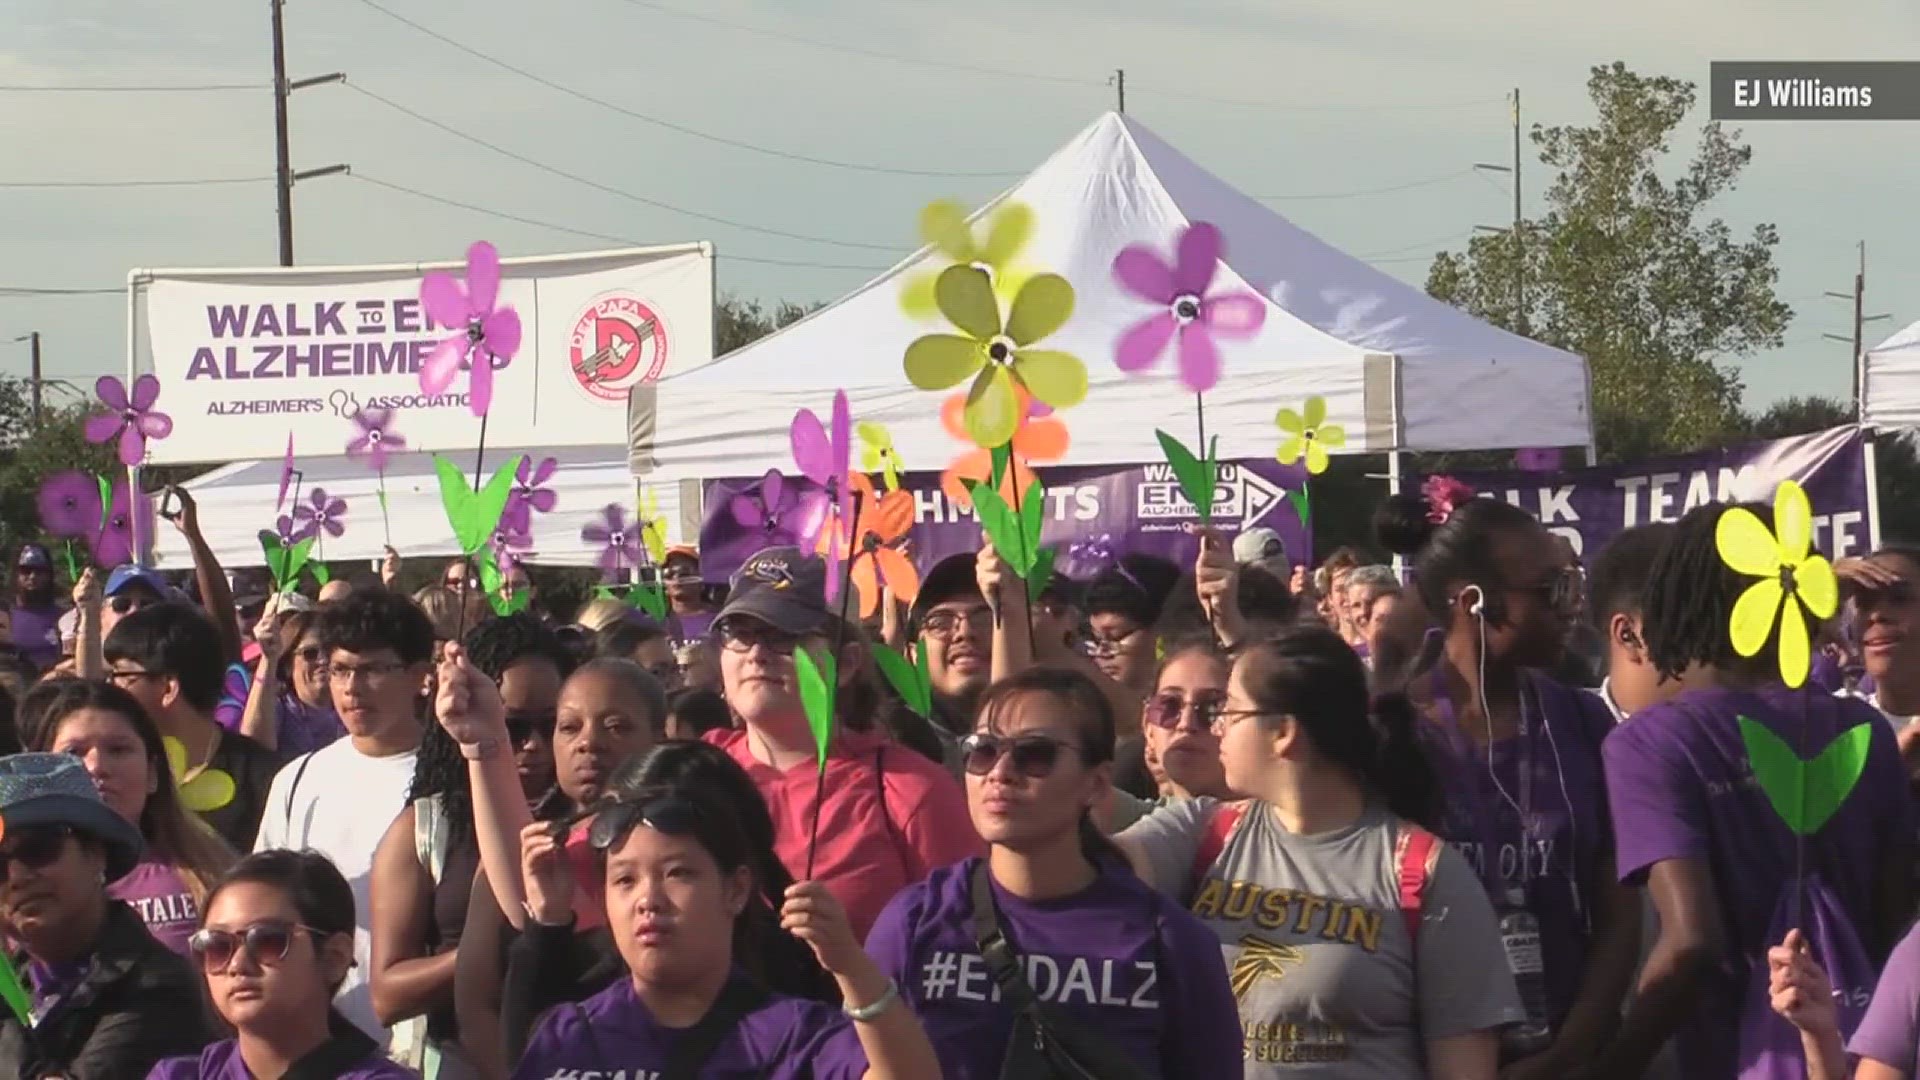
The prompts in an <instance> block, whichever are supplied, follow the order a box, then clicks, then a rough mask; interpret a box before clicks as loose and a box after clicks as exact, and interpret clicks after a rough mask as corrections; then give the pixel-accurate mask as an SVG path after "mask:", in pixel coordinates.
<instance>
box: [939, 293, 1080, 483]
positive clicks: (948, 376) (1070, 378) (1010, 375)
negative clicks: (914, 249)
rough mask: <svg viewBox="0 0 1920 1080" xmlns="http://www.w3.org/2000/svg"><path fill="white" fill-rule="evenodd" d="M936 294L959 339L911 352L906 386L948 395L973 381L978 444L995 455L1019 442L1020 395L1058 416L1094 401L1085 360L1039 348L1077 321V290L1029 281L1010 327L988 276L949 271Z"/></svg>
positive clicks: (971, 413) (973, 430) (971, 433)
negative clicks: (1089, 398)
mask: <svg viewBox="0 0 1920 1080" xmlns="http://www.w3.org/2000/svg"><path fill="white" fill-rule="evenodd" d="M936 294H937V296H938V298H939V301H940V311H941V313H942V314H944V315H945V316H946V317H947V321H949V322H951V323H952V324H953V325H954V327H955V328H956V329H958V330H959V331H960V333H958V334H928V335H926V336H925V337H922V338H920V339H918V340H917V341H915V342H914V343H913V344H911V345H909V346H907V357H906V366H907V379H908V380H909V381H911V382H912V383H913V385H915V386H917V387H919V388H920V389H922V390H946V389H950V388H952V387H955V386H958V385H960V383H962V382H963V381H965V380H966V379H967V378H968V377H969V376H972V377H973V386H972V388H971V389H970V390H968V391H967V407H966V411H965V413H964V417H963V421H964V423H965V426H966V429H967V435H968V437H969V438H971V439H972V440H973V441H974V442H975V443H977V444H979V445H980V446H982V447H985V448H986V449H989V450H991V449H993V448H994V447H997V446H1005V445H1006V444H1007V442H1008V441H1009V440H1011V439H1012V438H1013V433H1014V432H1015V431H1016V430H1018V429H1019V427H1020V416H1021V410H1022V405H1021V401H1020V394H1019V391H1020V390H1023V389H1024V390H1025V391H1026V392H1027V393H1029V394H1031V395H1033V397H1034V398H1036V399H1038V400H1040V401H1042V402H1045V403H1046V404H1048V405H1050V406H1052V407H1053V408H1056V409H1066V408H1071V407H1073V406H1075V405H1078V404H1080V402H1081V400H1082V399H1083V398H1085V397H1086V396H1087V367H1086V365H1085V364H1082V363H1081V362H1080V358H1079V357H1077V356H1074V355H1073V354H1072V353H1066V352H1059V351H1057V350H1053V349H1035V348H1032V346H1033V344H1034V343H1035V342H1038V341H1039V340H1041V339H1042V338H1044V337H1046V336H1047V335H1048V334H1051V333H1053V332H1054V331H1055V330H1058V329H1060V328H1061V327H1062V326H1064V325H1066V322H1067V319H1068V318H1070V317H1071V316H1072V315H1073V286H1072V285H1069V284H1067V279H1066V278H1063V277H1061V276H1060V275H1058V274H1039V275H1036V276H1034V277H1032V278H1029V279H1028V280H1027V283H1026V284H1025V285H1022V286H1021V287H1020V294H1019V295H1018V296H1016V297H1014V298H1013V309H1012V311H1011V312H1010V313H1009V314H1008V316H1007V320H1006V322H1005V324H1004V325H1003V324H1002V323H1001V321H1000V302H999V301H998V300H997V299H995V298H994V295H993V285H992V284H991V283H990V282H989V281H988V280H987V275H986V272H985V271H982V270H979V269H976V268H974V267H971V266H950V267H948V268H947V269H946V271H945V272H944V273H942V274H941V275H940V283H939V286H938V288H937V290H936Z"/></svg>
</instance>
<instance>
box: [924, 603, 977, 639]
mask: <svg viewBox="0 0 1920 1080" xmlns="http://www.w3.org/2000/svg"><path fill="white" fill-rule="evenodd" d="M963 625H964V626H965V627H966V628H967V629H968V630H969V631H970V632H972V633H975V634H979V635H982V636H985V634H986V633H987V631H988V630H989V629H991V628H992V626H993V610H992V609H991V608H987V607H984V606H982V607H976V608H968V609H967V610H965V611H952V610H948V611H936V612H934V613H933V614H931V615H928V616H927V617H926V618H924V619H922V620H920V627H921V629H923V630H925V631H926V632H927V636H928V637H930V638H935V639H937V640H940V641H951V640H953V637H954V635H956V634H958V633H959V632H960V627H961V626H963Z"/></svg>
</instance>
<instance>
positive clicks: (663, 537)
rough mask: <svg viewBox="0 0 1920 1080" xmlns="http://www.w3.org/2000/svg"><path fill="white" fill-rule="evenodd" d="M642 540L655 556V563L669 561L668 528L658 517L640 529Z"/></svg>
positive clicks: (648, 551) (649, 553)
mask: <svg viewBox="0 0 1920 1080" xmlns="http://www.w3.org/2000/svg"><path fill="white" fill-rule="evenodd" d="M640 542H641V543H643V544H645V545H646V546H647V554H648V555H650V556H652V557H653V565H655V566H659V565H660V564H661V563H663V562H666V561H667V530H666V528H665V527H664V526H662V525H661V524H660V522H659V521H658V520H657V519H656V520H653V521H649V522H647V524H646V527H645V528H643V529H641V530H640Z"/></svg>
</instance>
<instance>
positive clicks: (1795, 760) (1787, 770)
mask: <svg viewBox="0 0 1920 1080" xmlns="http://www.w3.org/2000/svg"><path fill="white" fill-rule="evenodd" d="M1740 739H1741V741H1742V742H1744V743H1746V745H1747V764H1748V765H1749V766H1750V767H1751V768H1752V769H1753V776H1754V779H1756V780H1758V781H1760V790H1762V791H1764V792H1766V793H1767V801H1768V802H1770V803H1772V804H1773V810H1774V813H1777V814H1779V815H1780V818H1781V820H1782V821H1785V822H1786V823H1787V828H1789V829H1792V830H1793V831H1794V834H1795V835H1797V836H1812V835H1814V834H1815V833H1817V832H1819V831H1820V830H1821V829H1822V828H1824V827H1825V826H1826V824H1827V821H1828V820H1829V819H1831V818H1832V817H1833V815H1834V812H1835V811H1836V810H1839V809H1840V806H1841V804H1842V803H1844V802H1846V801H1847V796H1848V795H1851V794H1852V793H1853V787H1854V785H1855V784H1856V783H1858V782H1859V780H1860V774H1861V772H1862V771H1863V770H1864V769H1865V768H1866V765H1867V748H1868V747H1869V746H1870V745H1871V744H1872V742H1873V725H1872V724H1856V725H1854V726H1853V727H1851V728H1849V729H1848V730H1846V731H1843V732H1841V733H1840V734H1839V735H1838V736H1836V737H1835V738H1834V740H1833V741H1832V742H1830V743H1828V744H1827V746H1826V749H1824V750H1822V751H1820V753H1818V754H1816V755H1815V756H1814V758H1813V760H1811V761H1808V760H1805V759H1803V758H1801V757H1800V755H1799V754H1798V753H1796V752H1794V749H1793V747H1791V746H1788V745H1787V744H1786V743H1785V742H1782V741H1781V739H1780V737H1779V736H1778V735H1775V734H1774V733H1773V732H1772V731H1770V730H1768V729H1767V727H1766V725H1764V724H1761V723H1759V722H1758V721H1754V720H1749V719H1747V718H1746V717H1744V716H1742V717H1740Z"/></svg>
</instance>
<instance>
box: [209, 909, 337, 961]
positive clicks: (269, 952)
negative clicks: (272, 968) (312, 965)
mask: <svg viewBox="0 0 1920 1080" xmlns="http://www.w3.org/2000/svg"><path fill="white" fill-rule="evenodd" d="M302 932H305V933H308V934H311V935H313V937H314V938H315V939H319V938H321V937H324V936H325V935H324V934H322V933H321V932H320V931H318V930H315V929H314V928H313V927H311V926H304V925H302V924H300V923H295V922H287V921H285V920H282V919H266V920H262V921H261V922H257V923H254V924H253V925H251V926H247V927H244V928H242V929H241V930H240V931H239V932H238V933H235V932H233V931H231V930H210V929H202V930H196V931H194V934H193V936H192V937H190V938H188V939H187V948H188V949H189V950H191V951H192V952H193V955H194V958H195V959H197V960H199V961H200V966H201V969H202V970H204V971H206V972H209V973H213V972H221V971H225V970H227V968H228V966H229V965H231V964H232V963H233V958H234V957H235V956H236V955H238V954H239V953H240V951H241V950H243V949H244V950H246V954H247V956H248V957H249V958H251V959H252V960H253V962H254V963H256V964H261V965H271V964H278V963H279V962H280V961H282V960H285V959H286V958H287V953H289V952H291V951H293V939H294V938H295V937H297V936H298V935H299V934H301V933H302Z"/></svg>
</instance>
